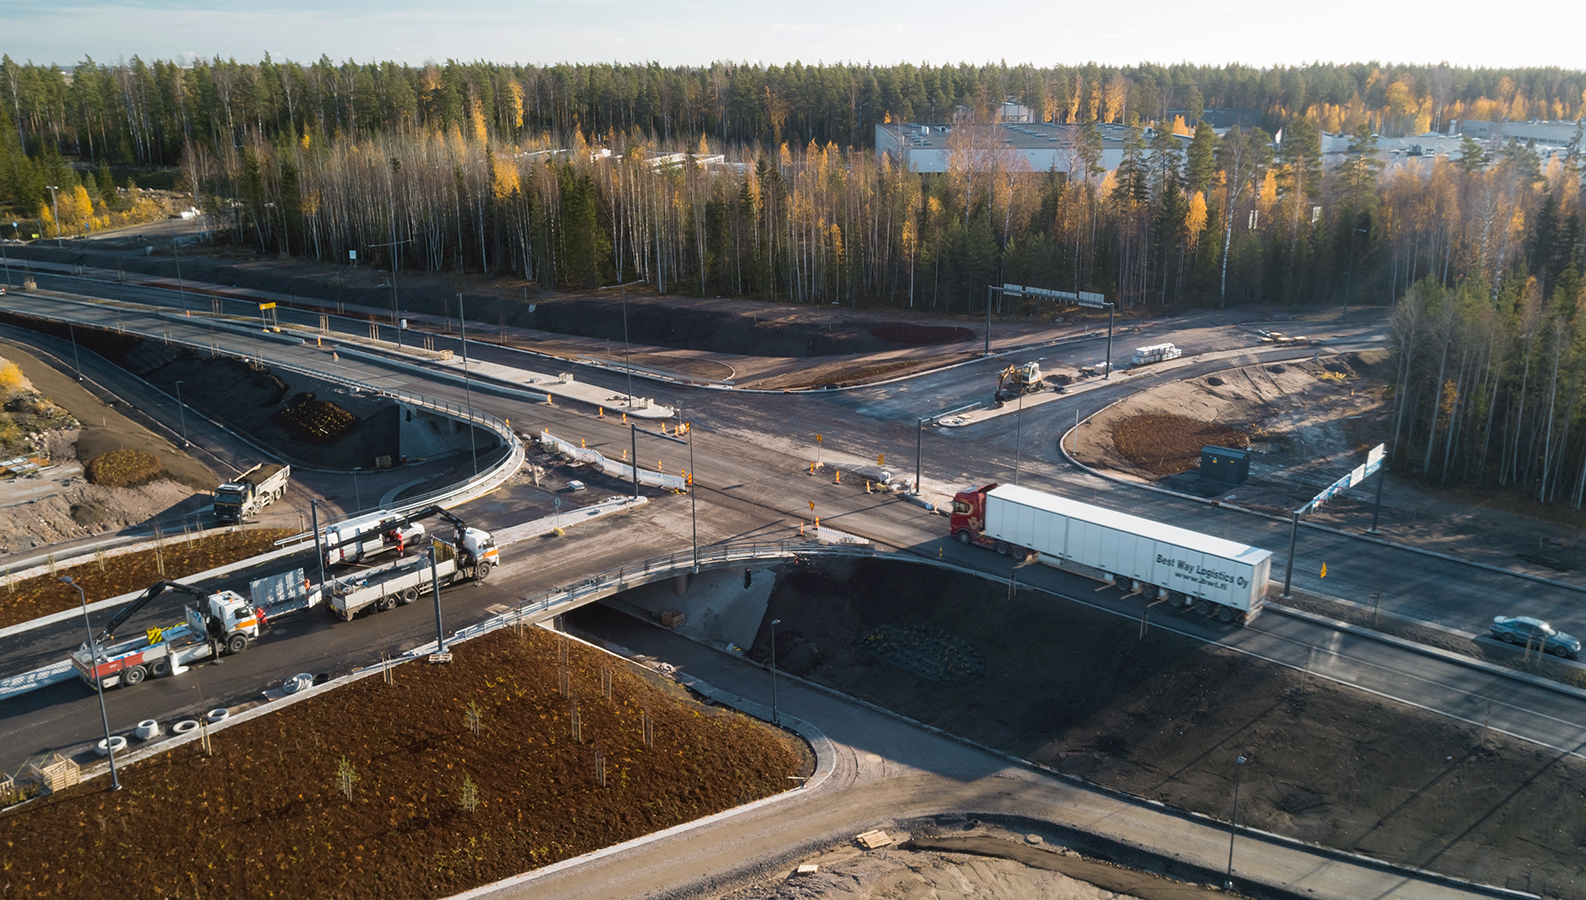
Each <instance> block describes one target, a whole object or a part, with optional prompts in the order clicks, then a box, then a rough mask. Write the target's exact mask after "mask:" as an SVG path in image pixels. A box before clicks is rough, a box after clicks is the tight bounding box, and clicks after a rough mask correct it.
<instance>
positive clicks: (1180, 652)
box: [751, 562, 1586, 898]
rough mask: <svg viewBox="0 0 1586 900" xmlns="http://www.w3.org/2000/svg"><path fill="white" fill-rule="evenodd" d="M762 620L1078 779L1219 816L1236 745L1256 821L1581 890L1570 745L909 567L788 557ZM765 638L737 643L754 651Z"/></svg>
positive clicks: (860, 683)
mask: <svg viewBox="0 0 1586 900" xmlns="http://www.w3.org/2000/svg"><path fill="white" fill-rule="evenodd" d="M766 618H767V620H769V619H771V618H780V619H781V620H782V623H783V624H781V625H780V626H779V627H778V628H777V641H778V645H777V657H778V664H779V665H785V666H786V667H787V668H789V669H791V670H793V671H795V672H797V673H798V674H801V675H803V676H805V677H807V678H811V679H814V680H815V681H818V682H821V683H823V684H828V685H831V686H832V687H834V688H837V689H839V690H842V691H844V692H846V693H850V694H853V695H856V696H859V697H862V698H864V699H866V700H869V701H872V702H875V703H878V704H881V705H884V706H886V707H887V708H889V709H894V710H897V711H898V712H901V713H903V714H904V715H907V716H911V717H913V718H916V719H919V720H921V721H923V722H926V723H928V724H930V725H934V726H936V727H939V728H943V729H945V730H947V731H950V732H952V733H954V734H958V735H962V736H964V737H968V738H971V739H973V740H976V741H979V742H981V743H985V744H988V745H990V746H993V747H998V748H1000V749H1003V750H1007V751H1009V752H1012V753H1016V754H1019V755H1021V756H1024V757H1026V758H1028V759H1031V760H1033V761H1036V762H1039V763H1043V764H1046V765H1049V766H1052V767H1054V768H1057V769H1060V770H1062V771H1065V772H1069V773H1072V774H1075V775H1079V776H1082V777H1084V778H1086V779H1089V780H1091V781H1095V782H1098V783H1101V784H1104V785H1108V786H1110V787H1115V788H1119V789H1121V790H1125V791H1128V792H1130V793H1133V794H1136V795H1139V796H1143V797H1147V798H1150V799H1154V800H1161V801H1162V802H1165V803H1168V804H1170V805H1172V806H1175V807H1179V808H1182V809H1190V810H1195V811H1198V812H1202V813H1205V814H1207V815H1210V816H1214V817H1216V818H1219V819H1225V818H1226V817H1227V814H1228V798H1229V796H1231V794H1232V789H1233V784H1232V779H1233V767H1234V763H1233V761H1234V758H1235V757H1236V756H1240V755H1243V756H1245V757H1246V758H1247V759H1248V760H1249V762H1248V764H1247V765H1246V767H1245V770H1244V772H1243V785H1242V787H1241V794H1240V819H1241V821H1243V822H1247V823H1249V824H1250V825H1251V826H1253V827H1256V828H1262V829H1266V830H1269V831H1274V832H1277V833H1279V834H1284V835H1288V836H1291V837H1295V838H1299V839H1301V840H1306V841H1314V842H1317V843H1322V844H1326V845H1329V846H1333V847H1339V848H1342V849H1346V850H1351V851H1354V852H1358V853H1363V854H1366V855H1369V856H1373V857H1377V858H1380V859H1387V860H1391V861H1394V862H1398V863H1404V864H1408V865H1413V866H1421V867H1426V868H1430V869H1433V870H1436V871H1440V872H1446V873H1449V874H1454V875H1459V876H1462V877H1466V878H1472V879H1476V880H1479V881H1485V882H1492V883H1496V884H1499V885H1504V884H1507V885H1509V886H1511V887H1518V888H1521V889H1525V890H1530V891H1534V892H1536V891H1539V892H1541V893H1543V894H1545V895H1547V896H1557V897H1571V898H1582V897H1586V861H1583V860H1586V854H1583V852H1582V851H1583V849H1586V828H1583V827H1582V825H1581V821H1580V817H1579V814H1578V812H1579V811H1578V806H1579V803H1580V800H1581V799H1582V798H1583V797H1586V763H1583V762H1582V761H1581V760H1579V759H1576V758H1574V757H1568V756H1564V755H1562V754H1558V753H1554V752H1550V751H1544V750H1540V749H1538V748H1536V747H1535V746H1533V745H1530V744H1526V743H1522V742H1519V741H1514V740H1511V739H1508V738H1505V737H1504V736H1502V735H1500V734H1497V733H1496V732H1488V731H1484V730H1483V729H1482V728H1481V727H1480V726H1471V725H1466V724H1463V723H1459V722H1456V721H1453V720H1451V719H1447V718H1444V717H1441V716H1436V715H1432V714H1429V713H1426V712H1423V711H1420V710H1417V709H1414V708H1411V707H1408V706H1405V705H1402V704H1398V703H1394V702H1390V701H1385V700H1382V699H1380V698H1377V697H1374V696H1370V695H1366V694H1363V693H1359V692H1356V691H1353V690H1351V689H1348V688H1346V687H1343V686H1340V685H1337V684H1334V683H1332V682H1327V681H1323V680H1320V679H1317V678H1308V677H1306V676H1305V675H1304V674H1302V673H1297V672H1294V671H1292V670H1289V669H1285V668H1282V667H1278V666H1275V665H1271V664H1267V663H1262V662H1260V661H1257V660H1254V659H1252V658H1250V657H1247V656H1241V655H1237V654H1234V653H1230V652H1227V651H1223V650H1220V649H1217V648H1215V647H1211V646H1207V645H1203V644H1199V643H1196V642H1192V641H1189V640H1186V639H1180V638H1176V637H1174V636H1172V635H1170V634H1168V633H1166V632H1162V631H1152V632H1150V633H1148V634H1147V636H1146V637H1145V638H1143V639H1142V638H1140V637H1139V625H1138V623H1134V622H1127V621H1122V620H1120V619H1118V618H1116V617H1113V616H1105V615H1101V614H1098V613H1089V612H1086V611H1084V610H1083V609H1082V608H1080V607H1077V606H1074V605H1071V604H1067V603H1063V602H1061V601H1056V600H1054V599H1052V598H1050V597H1048V596H1046V595H1044V594H1039V593H1036V592H1033V591H1031V592H1025V591H1021V592H1019V593H1018V594H1016V595H1015V596H1014V597H1012V598H1010V597H1009V596H1008V589H1007V587H1006V586H1005V585H996V584H990V583H988V582H985V581H983V580H981V579H978V578H973V577H970V576H965V575H956V574H945V573H943V572H941V571H938V570H935V569H930V568H927V567H923V566H909V565H898V564H890V563H883V562H862V563H859V564H858V565H856V566H854V567H853V568H852V569H851V570H850V571H847V572H843V571H839V572H838V573H837V574H836V575H833V574H827V573H823V572H819V571H812V570H808V569H800V570H795V571H794V572H793V573H791V574H790V575H788V576H787V577H785V578H783V579H782V581H781V582H780V583H779V584H778V585H777V588H776V590H775V591H774V592H773V594H772V597H771V602H770V607H769V610H768V611H767V614H766ZM768 636H769V630H768V629H762V631H761V634H760V636H759V638H758V640H757V642H756V644H755V646H754V648H752V651H751V652H752V653H757V654H760V655H761V656H768V655H769V652H768V650H769V648H768V647H767V645H766V641H767V640H768ZM877 636H880V637H883V638H890V641H889V642H885V643H890V646H887V645H884V644H883V645H878V644H877V642H876V640H875V638H876V637H877ZM899 638H904V639H901V640H900V639H899ZM977 657H978V658H979V659H980V660H981V661H982V663H983V668H982V670H981V673H980V675H979V676H978V677H975V678H972V679H964V678H959V677H957V676H958V674H959V673H962V672H963V671H964V668H963V666H961V665H956V664H950V663H954V661H962V660H965V659H973V658H977ZM938 663H939V664H938Z"/></svg>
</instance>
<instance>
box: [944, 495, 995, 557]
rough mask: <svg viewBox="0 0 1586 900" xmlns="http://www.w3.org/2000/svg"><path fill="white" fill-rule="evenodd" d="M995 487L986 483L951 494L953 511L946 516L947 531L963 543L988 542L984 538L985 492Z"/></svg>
mask: <svg viewBox="0 0 1586 900" xmlns="http://www.w3.org/2000/svg"><path fill="white" fill-rule="evenodd" d="M995 487H996V485H995V484H988V485H986V486H985V487H980V488H976V489H974V490H972V491H959V492H958V493H956V494H954V495H953V511H952V514H951V515H949V516H948V517H947V523H948V524H947V532H948V534H951V535H952V536H953V537H955V538H958V540H959V543H963V544H989V543H991V542H990V541H988V540H987V539H986V535H985V530H986V493H987V492H988V491H991V490H992V489H994V488H995Z"/></svg>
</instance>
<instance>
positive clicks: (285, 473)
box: [215, 463, 292, 522]
mask: <svg viewBox="0 0 1586 900" xmlns="http://www.w3.org/2000/svg"><path fill="white" fill-rule="evenodd" d="M291 477H292V467H291V466H286V465H280V464H277V463H259V464H258V465H256V466H254V467H253V468H251V469H248V470H247V471H245V472H240V473H238V474H237V477H235V478H233V479H231V480H230V481H228V482H226V483H225V484H222V485H221V486H220V487H217V488H215V518H216V519H218V520H220V521H222V522H246V521H248V520H249V519H250V518H252V517H253V516H254V514H255V513H257V512H258V511H259V510H261V509H264V508H265V507H266V506H269V505H270V504H271V503H274V502H275V501H276V500H279V499H280V498H281V495H282V494H284V493H286V482H287V480H288V479H290V478H291Z"/></svg>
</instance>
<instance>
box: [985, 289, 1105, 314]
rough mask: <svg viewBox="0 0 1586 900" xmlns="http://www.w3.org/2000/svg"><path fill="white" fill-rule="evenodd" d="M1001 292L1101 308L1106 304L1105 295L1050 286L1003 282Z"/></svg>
mask: <svg viewBox="0 0 1586 900" xmlns="http://www.w3.org/2000/svg"><path fill="white" fill-rule="evenodd" d="M1002 293H1003V294H1005V295H1008V296H1013V297H1041V298H1045V299H1047V300H1064V301H1067V302H1069V303H1077V304H1079V305H1080V306H1090V307H1094V308H1096V309H1101V308H1103V307H1105V306H1106V305H1107V298H1106V296H1104V295H1102V294H1098V293H1095V292H1093V291H1078V292H1075V291H1054V290H1052V289H1050V288H1038V287H1029V286H1028V285H1022V284H1004V285H1003V286H1002Z"/></svg>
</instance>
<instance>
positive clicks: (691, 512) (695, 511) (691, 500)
mask: <svg viewBox="0 0 1586 900" xmlns="http://www.w3.org/2000/svg"><path fill="white" fill-rule="evenodd" d="M677 420H678V422H679V423H681V422H682V421H683V416H682V414H681V413H679V415H678V417H677ZM634 461H635V462H638V460H634ZM694 475H695V472H694V426H693V425H692V424H690V425H689V426H688V517H689V519H691V520H692V521H693V525H694V574H695V575H698V574H699V500H698V498H697V497H695V495H694V491H695V489H696V488H695V484H694Z"/></svg>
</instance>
